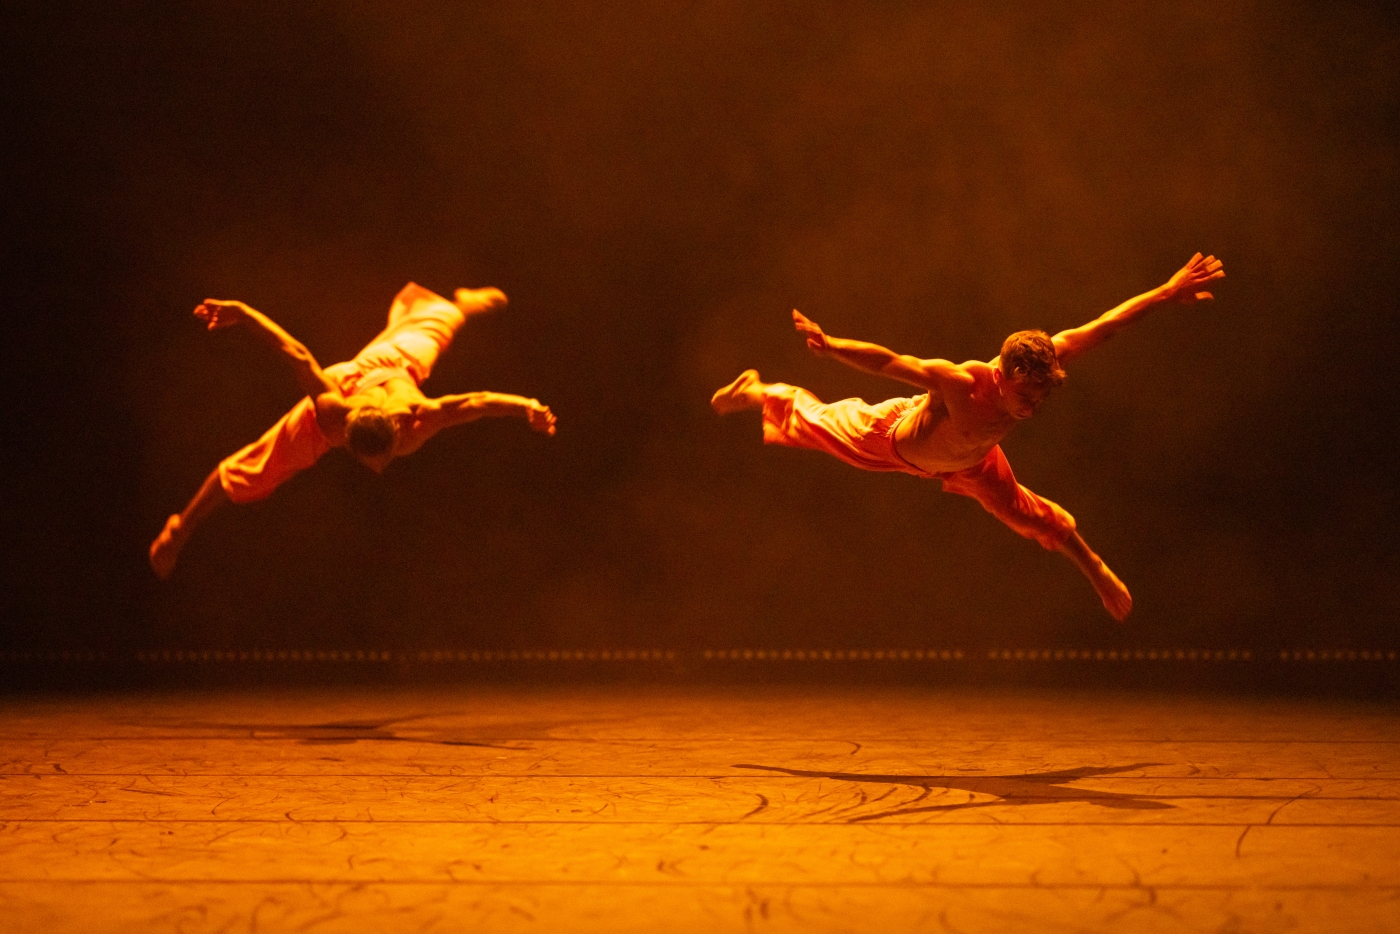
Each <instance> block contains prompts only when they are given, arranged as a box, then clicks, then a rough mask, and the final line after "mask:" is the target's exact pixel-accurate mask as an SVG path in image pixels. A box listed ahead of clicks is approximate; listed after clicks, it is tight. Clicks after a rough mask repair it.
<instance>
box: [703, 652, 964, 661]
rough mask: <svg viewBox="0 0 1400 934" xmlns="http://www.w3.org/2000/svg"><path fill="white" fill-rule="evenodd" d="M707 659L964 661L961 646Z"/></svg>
mask: <svg viewBox="0 0 1400 934" xmlns="http://www.w3.org/2000/svg"><path fill="white" fill-rule="evenodd" d="M704 658H705V660H706V661H745V662H749V661H799V662H818V661H820V662H846V661H851V662H855V661H906V662H907V661H919V662H922V661H930V662H932V661H944V662H947V661H962V658H963V652H962V649H845V650H843V649H706V650H705V652H704Z"/></svg>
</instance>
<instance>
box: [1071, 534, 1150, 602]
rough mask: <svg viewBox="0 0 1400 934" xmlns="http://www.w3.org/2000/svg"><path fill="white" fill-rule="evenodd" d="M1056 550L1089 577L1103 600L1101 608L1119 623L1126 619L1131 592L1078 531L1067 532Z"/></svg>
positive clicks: (1131, 598)
mask: <svg viewBox="0 0 1400 934" xmlns="http://www.w3.org/2000/svg"><path fill="white" fill-rule="evenodd" d="M1058 550H1059V552H1060V554H1062V555H1064V556H1065V557H1066V558H1068V559H1070V560H1071V561H1073V562H1074V564H1075V566H1076V567H1078V568H1079V570H1080V571H1082V572H1083V573H1084V576H1085V577H1087V578H1089V583H1091V584H1093V585H1094V590H1096V591H1097V592H1098V595H1099V599H1100V600H1102V601H1103V608H1104V609H1105V610H1108V614H1109V615H1110V616H1112V617H1113V618H1114V619H1116V620H1118V622H1120V623H1121V622H1122V621H1123V620H1125V619H1127V617H1128V612H1129V611H1130V610H1132V608H1133V596H1132V594H1130V593H1128V588H1127V587H1124V586H1123V582H1122V581H1120V580H1119V579H1118V575H1117V574H1114V573H1113V572H1112V571H1110V570H1109V569H1108V565H1106V564H1104V563H1103V559H1102V558H1100V557H1099V556H1098V555H1096V554H1094V552H1093V549H1091V548H1090V547H1089V546H1088V545H1087V544H1085V542H1084V539H1082V538H1080V537H1079V533H1078V532H1071V533H1069V538H1067V539H1065V541H1064V544H1062V545H1060V547H1059V549H1058Z"/></svg>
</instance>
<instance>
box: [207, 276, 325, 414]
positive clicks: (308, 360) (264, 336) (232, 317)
mask: <svg viewBox="0 0 1400 934" xmlns="http://www.w3.org/2000/svg"><path fill="white" fill-rule="evenodd" d="M194 316H195V317H196V318H198V319H199V320H201V321H203V322H204V323H205V324H207V325H208V326H209V330H211V331H213V330H215V329H217V328H226V327H230V326H232V325H235V324H240V323H242V324H246V325H248V329H249V330H250V331H252V332H253V334H254V335H256V336H257V338H258V339H259V340H261V341H262V342H263V343H265V344H267V345H269V346H270V347H272V348H274V349H276V350H280V351H281V352H282V354H283V356H285V357H286V358H287V359H288V360H289V361H290V362H291V364H292V371H293V373H294V374H295V375H296V379H297V383H298V384H300V386H301V388H302V389H304V390H306V393H307V395H310V396H312V397H313V398H314V397H316V396H319V395H321V394H322V393H326V392H329V393H335V394H337V395H339V393H340V390H339V388H338V387H337V386H336V385H335V384H334V383H332V382H331V381H330V380H328V379H327V378H326V375H325V373H323V372H321V365H320V364H319V363H317V362H316V358H315V357H313V356H312V355H311V351H310V350H307V349H306V345H305V344H303V343H302V342H301V341H299V340H297V339H296V338H295V337H293V336H292V335H290V334H288V333H287V332H286V331H284V330H282V327H281V325H279V324H278V323H277V322H275V321H273V320H272V319H271V318H269V317H268V316H267V315H265V314H263V313H262V312H260V311H258V310H257V309H255V308H251V307H249V306H248V305H245V304H244V303H243V302H230V301H222V300H220V299H217V298H206V299H205V300H204V304H202V305H200V306H199V307H198V308H196V309H195V310H194Z"/></svg>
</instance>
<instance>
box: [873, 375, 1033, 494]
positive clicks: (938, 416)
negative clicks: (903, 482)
mask: <svg viewBox="0 0 1400 934" xmlns="http://www.w3.org/2000/svg"><path fill="white" fill-rule="evenodd" d="M958 369H959V370H960V371H962V372H963V373H964V374H965V375H966V379H959V380H949V381H944V382H943V384H942V385H941V386H940V387H939V390H937V391H932V392H930V393H929V394H928V396H927V397H926V398H925V399H924V400H923V402H921V403H920V404H919V406H918V408H916V409H915V410H914V411H912V412H910V413H909V414H908V415H906V416H905V417H904V418H903V419H902V420H901V421H900V423H899V424H898V425H896V426H895V433H894V440H895V448H896V450H898V451H899V455H900V456H901V457H903V458H904V459H905V460H907V461H909V462H910V463H912V464H914V465H915V466H918V467H922V468H923V469H924V470H927V471H929V472H930V473H945V472H949V471H954V470H963V469H965V468H967V467H971V466H973V465H974V464H976V463H978V462H980V461H981V460H982V458H984V457H986V456H987V452H988V451H990V450H991V449H992V448H994V447H996V445H997V444H998V442H1000V441H1001V439H1002V438H1004V437H1006V434H1007V433H1008V432H1009V431H1010V430H1011V427H1012V426H1013V425H1015V424H1016V419H1014V418H1012V417H1011V416H1010V415H1008V414H1007V413H1005V412H1004V411H1002V410H1001V408H1000V407H999V406H998V405H997V398H998V391H997V385H996V382H995V380H994V379H993V377H992V367H991V365H990V364H987V363H983V362H981V361H970V362H968V363H964V364H962V365H961V366H959V367H958Z"/></svg>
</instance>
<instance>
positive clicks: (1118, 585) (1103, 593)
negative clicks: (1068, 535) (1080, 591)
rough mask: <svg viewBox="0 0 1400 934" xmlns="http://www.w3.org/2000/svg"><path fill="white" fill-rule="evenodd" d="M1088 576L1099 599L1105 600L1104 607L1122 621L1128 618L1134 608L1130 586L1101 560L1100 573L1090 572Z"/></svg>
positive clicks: (1109, 613)
mask: <svg viewBox="0 0 1400 934" xmlns="http://www.w3.org/2000/svg"><path fill="white" fill-rule="evenodd" d="M1087 576H1088V578H1089V583H1091V584H1093V585H1094V590H1096V591H1098V594H1099V599H1100V600H1102V601H1103V608H1104V609H1105V610H1108V615H1109V616H1112V617H1113V618H1114V619H1116V620H1117V621H1118V622H1120V623H1121V622H1123V620H1125V619H1127V618H1128V614H1129V613H1130V612H1132V609H1133V595H1132V594H1130V593H1128V588H1127V587H1125V586H1124V585H1123V582H1122V581H1120V580H1119V579H1118V575H1117V574H1114V573H1113V572H1112V571H1110V570H1109V568H1108V565H1106V564H1104V563H1103V561H1100V562H1099V566H1098V573H1092V572H1090V573H1088V575H1087Z"/></svg>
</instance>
